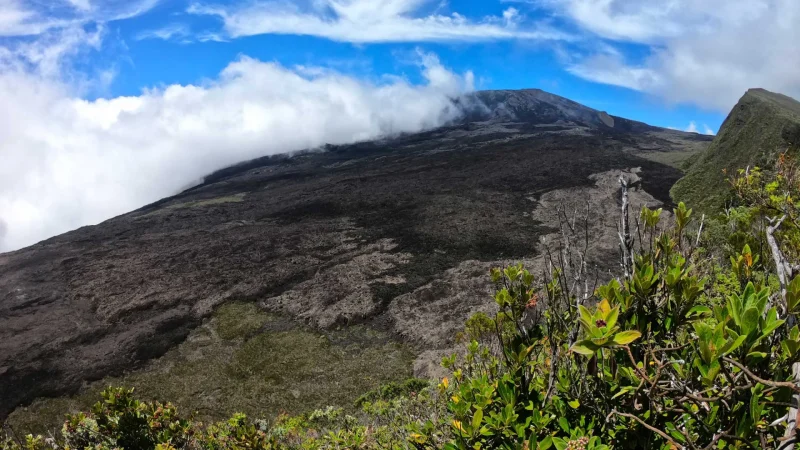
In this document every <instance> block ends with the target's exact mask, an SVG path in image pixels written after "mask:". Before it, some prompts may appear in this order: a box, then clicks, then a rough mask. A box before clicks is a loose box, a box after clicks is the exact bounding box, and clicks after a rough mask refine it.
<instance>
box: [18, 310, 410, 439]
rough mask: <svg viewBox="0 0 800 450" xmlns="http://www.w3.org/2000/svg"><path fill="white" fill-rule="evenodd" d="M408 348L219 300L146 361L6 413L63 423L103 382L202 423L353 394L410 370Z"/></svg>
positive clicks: (369, 332)
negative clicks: (207, 317)
mask: <svg viewBox="0 0 800 450" xmlns="http://www.w3.org/2000/svg"><path fill="white" fill-rule="evenodd" d="M413 359H414V354H413V353H412V352H411V351H410V350H408V349H407V348H406V347H404V346H402V345H400V344H398V343H396V342H393V341H392V340H391V339H390V338H389V336H387V335H385V334H383V333H380V332H377V331H375V330H373V329H369V328H366V327H350V328H346V329H343V330H339V331H332V332H326V333H322V332H319V331H316V330H311V329H308V328H306V327H303V326H300V325H298V324H296V323H294V322H291V321H289V320H288V319H285V318H282V317H276V316H272V315H269V314H266V313H264V312H263V311H261V310H259V309H258V308H257V307H256V306H255V305H252V304H230V305H224V306H222V307H220V308H219V309H218V310H217V311H216V312H215V314H214V317H213V319H212V320H211V321H209V322H208V323H206V324H205V325H204V326H203V327H201V328H198V329H197V330H195V331H193V332H192V333H191V334H190V336H189V338H187V340H186V342H184V343H182V344H181V345H179V346H178V347H177V348H175V349H173V350H171V351H170V352H168V353H167V354H166V355H165V356H164V357H162V358H160V359H158V360H155V361H153V362H152V363H150V364H149V365H148V366H147V367H146V368H144V369H143V370H141V371H137V372H134V373H131V374H127V375H124V376H121V377H110V378H105V379H103V380H101V381H98V382H95V383H92V384H90V385H89V386H87V387H86V388H85V389H83V390H82V391H81V392H80V393H79V394H77V395H75V396H72V397H62V398H48V399H39V400H37V401H35V402H34V403H33V404H32V405H30V406H28V407H25V408H18V409H17V410H16V411H14V412H13V413H12V414H11V416H10V417H9V419H8V422H9V423H10V424H11V425H12V426H13V427H14V429H15V430H18V431H19V432H22V433H28V432H36V433H41V432H47V431H52V430H58V429H60V426H61V423H62V421H63V419H64V414H65V413H66V412H77V411H82V410H86V409H87V408H88V407H90V406H91V405H92V404H93V403H94V402H96V401H97V399H98V398H99V393H100V391H101V390H102V389H103V388H104V387H106V386H109V385H112V386H130V387H134V388H136V392H137V397H139V398H141V399H143V400H161V401H171V402H173V403H175V404H176V405H177V406H178V407H179V408H180V409H181V410H183V411H195V412H196V414H197V418H198V419H200V420H202V421H203V422H210V421H215V420H222V419H225V418H227V417H230V416H231V415H232V414H234V413H236V412H243V413H245V414H247V415H248V416H251V417H255V418H266V419H271V418H274V417H275V416H276V415H278V414H280V413H282V412H286V413H289V414H300V413H303V412H307V411H310V410H313V409H316V408H323V407H326V406H329V405H333V406H339V407H344V408H346V409H350V408H355V401H356V400H357V399H358V398H359V396H361V395H362V394H364V393H365V392H368V391H370V390H374V389H376V388H378V387H379V386H381V385H384V384H387V383H392V382H401V381H404V380H406V379H408V378H409V377H410V376H411V375H412V363H413Z"/></svg>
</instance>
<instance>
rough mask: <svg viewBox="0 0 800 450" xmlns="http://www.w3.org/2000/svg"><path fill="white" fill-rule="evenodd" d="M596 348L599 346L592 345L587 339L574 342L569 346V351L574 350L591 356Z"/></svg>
mask: <svg viewBox="0 0 800 450" xmlns="http://www.w3.org/2000/svg"><path fill="white" fill-rule="evenodd" d="M598 348H599V347H597V346H596V345H594V343H593V342H592V341H590V340H588V339H587V340H584V341H580V342H576V343H575V345H573V346H572V348H570V351H571V352H575V353H577V354H579V355H584V356H593V355H594V352H596V351H597V349H598Z"/></svg>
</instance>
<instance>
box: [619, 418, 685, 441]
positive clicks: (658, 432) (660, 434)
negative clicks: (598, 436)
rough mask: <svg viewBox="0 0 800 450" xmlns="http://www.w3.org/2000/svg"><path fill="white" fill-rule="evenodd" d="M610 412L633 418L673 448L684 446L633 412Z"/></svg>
mask: <svg viewBox="0 0 800 450" xmlns="http://www.w3.org/2000/svg"><path fill="white" fill-rule="evenodd" d="M611 414H616V415H618V416H622V417H627V418H628V419H633V420H635V421H637V422H639V424H640V425H642V426H643V427H645V428H647V429H648V430H650V431H652V432H653V433H656V434H657V435H659V436H661V437H662V438H664V439H666V440H667V442H669V443H670V444H672V445H673V446H674V447H675V448H679V449H682V448H684V447H683V446H682V445H679V444H678V443H677V442H675V441H674V440H673V439H672V438H671V437H669V435H668V434H667V433H664V432H663V431H661V430H659V429H658V428H656V427H654V426H652V425H649V424H648V423H647V422H645V421H644V420H642V419H640V418H638V417H636V416H634V415H633V414H628V413H621V412H619V411H617V410H616V409H614V410H613V411H611Z"/></svg>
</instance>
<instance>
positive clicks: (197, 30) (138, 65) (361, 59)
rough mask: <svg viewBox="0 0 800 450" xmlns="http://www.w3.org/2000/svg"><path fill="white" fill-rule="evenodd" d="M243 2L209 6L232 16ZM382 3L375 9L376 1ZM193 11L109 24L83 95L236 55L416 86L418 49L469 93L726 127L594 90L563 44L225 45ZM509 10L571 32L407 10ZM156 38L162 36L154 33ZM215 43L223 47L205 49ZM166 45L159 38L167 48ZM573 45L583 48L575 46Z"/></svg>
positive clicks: (693, 111)
mask: <svg viewBox="0 0 800 450" xmlns="http://www.w3.org/2000/svg"><path fill="white" fill-rule="evenodd" d="M241 3H242V2H236V1H233V0H228V1H222V2H214V3H213V5H215V6H221V7H229V8H232V7H236V6H237V5H238V4H241ZM377 3H380V2H377ZM193 5H198V3H196V2H187V1H184V0H166V1H163V2H161V3H159V4H158V5H157V6H155V7H154V8H153V9H152V10H151V11H149V12H148V13H146V14H143V15H141V16H139V17H135V18H133V19H129V20H126V21H119V22H114V23H112V24H111V25H109V34H110V35H112V36H114V38H115V39H119V40H120V41H121V43H124V50H123V51H122V52H120V48H118V47H115V46H109V48H108V49H106V50H107V51H106V54H102V53H103V52H100V53H101V54H98V55H95V57H94V58H95V59H96V60H97V64H108V65H113V66H114V67H115V68H116V70H117V71H118V72H117V74H116V77H115V78H114V80H113V82H112V83H111V84H110V85H109V86H108V89H106V90H103V91H94V92H89V93H87V96H89V97H92V96H117V95H137V94H139V93H140V92H141V90H142V88H144V87H153V86H160V85H168V84H175V83H177V84H190V83H197V82H200V81H201V80H203V79H212V78H214V77H216V76H217V75H218V74H219V73H220V72H221V71H222V70H223V69H224V68H225V67H226V66H227V65H228V64H229V63H230V62H231V61H233V60H235V59H236V58H237V57H238V56H239V55H242V54H244V55H248V56H250V57H253V58H256V59H259V60H262V61H275V62H278V63H280V64H282V65H285V66H295V65H304V66H324V67H328V68H331V69H333V70H336V71H339V72H342V73H346V74H349V75H352V76H355V77H359V78H365V79H371V80H374V81H375V82H380V78H381V77H382V76H383V75H386V74H391V75H400V76H404V77H407V78H408V79H409V80H411V81H414V82H419V81H420V75H419V73H418V71H416V70H415V67H414V62H413V55H414V54H415V52H416V51H417V50H419V49H422V50H424V51H429V52H433V53H435V54H436V55H438V57H439V59H440V60H441V62H442V64H443V65H444V66H445V67H448V68H450V69H451V70H453V71H455V72H459V73H461V72H465V71H472V72H473V73H474V74H475V76H476V80H477V82H476V85H475V88H476V89H522V88H540V89H544V90H547V91H549V92H553V93H555V94H558V95H562V96H564V97H567V98H570V99H573V100H575V101H578V102H580V103H583V104H586V105H588V106H591V107H593V108H596V109H600V110H606V111H608V112H610V113H612V114H615V115H619V116H623V117H628V118H632V119H636V120H641V121H644V122H647V123H651V124H654V125H659V126H664V127H674V128H681V129H686V128H687V127H688V126H689V124H690V122H695V123H696V124H697V126H698V127H699V131H701V132H702V131H704V130H703V129H704V125H707V126H708V127H709V129H711V130H713V131H716V130H717V129H718V127H719V125H720V124H721V123H722V121H723V120H724V118H725V112H724V111H722V110H721V109H719V108H714V107H707V106H705V107H704V106H703V105H702V104H701V105H698V104H695V103H692V102H682V103H679V104H676V103H672V102H669V101H668V100H665V99H663V98H659V97H657V96H653V95H650V94H648V93H643V92H640V91H636V90H632V89H630V88H627V87H620V86H614V85H610V84H603V83H597V82H594V81H591V80H587V79H585V78H582V77H579V76H576V75H574V74H572V73H570V72H569V71H568V70H566V67H565V64H564V61H563V56H562V52H564V51H567V49H568V48H569V47H570V44H568V43H564V42H558V41H553V42H548V41H545V42H540V41H537V40H527V39H496V40H495V39H477V40H472V39H464V40H448V41H437V40H432V41H429V40H425V39H419V40H415V39H411V40H410V41H409V42H372V43H370V42H366V43H363V42H355V43H353V42H346V41H345V42H342V41H337V40H332V39H330V38H326V37H317V36H305V35H296V34H257V35H252V36H243V37H239V38H231V37H229V36H225V34H224V21H223V20H222V19H221V18H220V17H215V16H205V15H197V14H190V13H188V12H187V10H188V9H189V8H191V7H192V6H193ZM509 8H514V9H516V10H517V11H519V14H520V15H524V20H525V21H526V22H529V23H537V22H540V21H546V22H548V24H549V25H548V26H552V27H560V28H562V29H564V30H568V31H569V32H571V33H576V34H578V33H579V32H580V31H579V30H578V29H577V27H576V26H575V25H574V24H571V23H569V21H568V20H566V19H565V18H563V17H558V16H557V15H556V14H554V11H553V10H551V9H547V8H544V7H542V5H541V4H529V3H520V2H514V3H512V2H500V1H493V0H489V1H486V0H483V1H479V0H451V1H449V2H436V1H432V2H422V3H421V6H420V8H419V9H417V10H415V11H414V15H415V16H417V17H424V16H425V15H426V14H433V13H437V14H442V15H452V14H454V13H456V14H460V15H463V16H464V17H465V18H467V19H471V20H472V21H474V22H480V21H482V20H484V19H485V18H486V17H502V16H503V13H504V11H508V10H509ZM158 33H161V37H158V36H156V34H158ZM211 35H215V36H213V38H215V39H219V40H221V41H222V42H218V41H215V40H205V39H208V38H209V37H211ZM165 38H166V39H165ZM577 45H578V46H581V45H583V43H578V44H577ZM617 46H618V48H619V49H620V50H621V51H623V52H624V53H625V54H626V55H628V56H629V57H631V58H632V59H633V60H637V59H639V60H641V59H642V58H643V57H645V56H646V55H647V54H648V52H649V50H648V49H649V47H648V46H643V45H638V44H635V43H630V42H620V43H617Z"/></svg>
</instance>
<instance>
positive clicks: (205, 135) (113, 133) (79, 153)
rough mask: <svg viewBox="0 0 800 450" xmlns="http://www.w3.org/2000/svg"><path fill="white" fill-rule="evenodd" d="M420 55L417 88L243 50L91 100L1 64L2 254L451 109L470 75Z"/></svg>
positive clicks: (447, 114) (421, 125)
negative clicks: (287, 157) (199, 78)
mask: <svg viewBox="0 0 800 450" xmlns="http://www.w3.org/2000/svg"><path fill="white" fill-rule="evenodd" d="M419 56H420V62H419V68H420V70H421V71H422V75H423V77H424V80H425V82H424V83H423V84H422V85H412V84H410V83H409V82H407V81H404V80H402V79H398V78H393V79H392V81H391V82H387V83H379V84H373V83H368V82H365V81H361V80H357V79H353V78H350V77H347V76H344V75H341V74H338V73H336V72H333V71H330V70H328V69H318V68H309V67H302V68H288V67H283V66H281V65H279V64H276V63H266V62H261V61H258V60H254V59H251V58H248V57H241V58H240V59H238V60H236V61H234V62H232V63H231V64H230V65H229V66H228V67H227V68H226V69H225V70H224V71H223V72H222V73H221V74H220V75H219V77H218V78H217V79H215V80H213V81H210V82H208V83H206V84H203V85H173V86H168V87H165V88H162V89H151V90H147V91H145V92H144V93H143V94H142V95H139V96H135V97H118V98H111V99H100V100H96V101H86V100H82V99H80V98H77V97H75V96H73V95H72V93H71V90H70V88H69V87H68V86H67V85H65V84H64V83H60V82H57V81H54V80H52V79H49V78H46V77H44V76H42V75H40V74H32V73H30V72H25V71H21V70H8V68H7V70H5V72H2V73H0V98H2V99H3V101H2V102H0V135H2V136H3V139H2V140H1V141H0V155H2V159H3V161H4V164H2V165H0V251H8V250H12V249H17V248H20V247H22V246H25V245H29V244H33V243H35V242H37V241H38V240H41V239H43V238H47V237H49V236H53V235H56V234H59V233H62V232H65V231H67V230H70V229H74V228H76V227H79V226H82V225H87V224H94V223H97V222H100V221H102V220H104V219H108V218H110V217H113V216H115V215H118V214H121V213H125V212H128V211H130V210H132V209H135V208H137V207H140V206H142V205H144V204H147V203H149V202H152V201H155V200H158V199H160V198H163V197H165V196H168V195H171V194H174V193H176V192H177V191H179V190H180V189H182V188H184V187H186V186H187V185H188V184H191V183H192V182H195V181H197V180H199V179H200V178H201V177H203V176H204V175H207V174H209V173H210V172H212V171H214V170H216V169H219V168H222V167H225V166H227V165H230V164H234V163H237V162H240V161H243V160H247V159H250V158H254V157H258V156H263V155H267V154H275V153H282V152H288V151H292V150H300V149H304V148H309V147H316V146H319V145H322V144H325V143H347V142H352V141H357V140H363V139H371V138H375V137H378V136H381V135H385V134H387V133H390V132H395V133H397V132H414V131H419V130H422V129H425V128H431V127H435V126H438V125H441V124H443V123H444V122H446V121H448V120H452V119H454V118H456V117H457V116H458V115H459V111H458V110H457V108H455V106H454V105H453V102H452V99H453V98H455V97H457V96H458V95H460V94H461V93H463V92H465V91H469V90H471V89H472V75H471V74H469V73H468V74H464V75H456V74H454V73H452V72H450V71H449V70H447V69H446V68H444V67H442V65H441V64H440V63H439V60H438V59H437V58H436V57H435V56H434V55H429V54H422V53H421V54H420V55H419ZM7 67H8V66H7Z"/></svg>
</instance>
